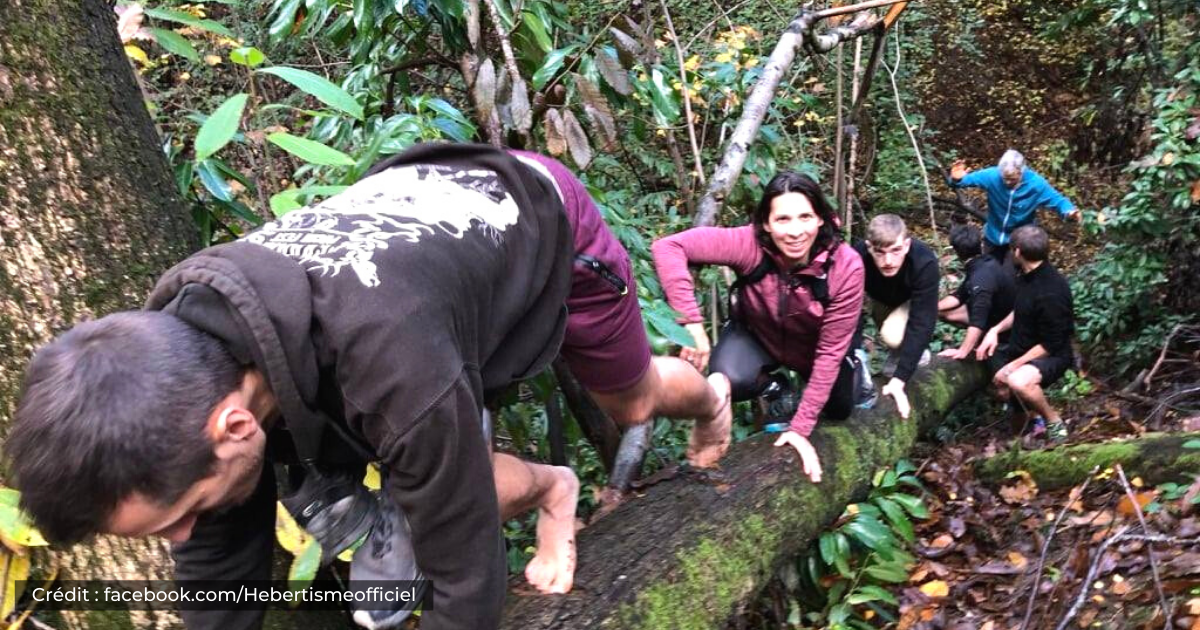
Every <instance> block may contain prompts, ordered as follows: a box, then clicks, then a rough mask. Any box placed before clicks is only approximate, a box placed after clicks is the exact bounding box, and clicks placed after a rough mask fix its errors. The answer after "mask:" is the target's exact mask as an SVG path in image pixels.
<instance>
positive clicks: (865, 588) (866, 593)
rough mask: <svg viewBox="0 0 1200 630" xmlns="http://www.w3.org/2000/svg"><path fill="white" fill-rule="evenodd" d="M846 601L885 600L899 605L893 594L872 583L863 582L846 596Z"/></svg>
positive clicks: (856, 603) (852, 602)
mask: <svg viewBox="0 0 1200 630" xmlns="http://www.w3.org/2000/svg"><path fill="white" fill-rule="evenodd" d="M846 601H847V602H849V603H851V604H854V605H858V604H865V603H867V602H887V603H889V604H891V605H893V606H898V605H900V602H897V601H896V596H895V595H892V594H891V593H889V592H887V591H885V590H883V589H882V588H880V587H878V586H875V585H874V584H864V585H862V586H860V587H858V588H857V589H855V590H854V592H853V593H851V594H850V596H849V597H847V598H846Z"/></svg>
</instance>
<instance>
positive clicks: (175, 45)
mask: <svg viewBox="0 0 1200 630" xmlns="http://www.w3.org/2000/svg"><path fill="white" fill-rule="evenodd" d="M149 31H150V34H151V35H153V36H154V41H156V42H158V45H159V46H162V47H163V50H165V51H167V52H169V53H171V54H173V55H179V56H180V57H183V58H185V59H187V60H189V61H195V62H199V61H200V53H198V52H196V47H195V46H192V43H191V42H189V41H188V40H187V39H185V38H184V37H183V35H180V34H179V33H176V32H175V31H171V30H167V29H165V28H152V29H149Z"/></svg>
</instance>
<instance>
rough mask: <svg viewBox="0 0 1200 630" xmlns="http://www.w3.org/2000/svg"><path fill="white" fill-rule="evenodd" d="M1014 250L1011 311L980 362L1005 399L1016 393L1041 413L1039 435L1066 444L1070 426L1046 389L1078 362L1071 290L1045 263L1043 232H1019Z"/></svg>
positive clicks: (990, 336)
mask: <svg viewBox="0 0 1200 630" xmlns="http://www.w3.org/2000/svg"><path fill="white" fill-rule="evenodd" d="M1012 247H1013V261H1014V263H1015V264H1016V265H1017V267H1018V269H1019V270H1020V276H1019V277H1018V278H1017V297H1016V302H1015V305H1014V307H1013V312H1012V314H1011V315H1009V316H1008V317H1006V318H1004V320H1003V321H1001V322H1000V323H999V324H997V325H996V326H993V327H992V328H991V329H990V330H988V332H987V335H985V336H984V338H983V343H981V344H980V345H979V349H978V350H977V351H976V357H977V358H978V359H980V360H983V359H988V364H989V366H990V367H991V369H992V370H993V372H994V373H995V376H993V377H992V382H993V383H994V384H995V385H996V387H997V388H998V390H999V392H1000V395H1001V397H1007V396H1008V395H1009V394H1010V393H1013V394H1016V396H1017V400H1018V401H1019V402H1020V403H1021V405H1022V406H1023V407H1024V408H1025V409H1028V410H1031V411H1033V412H1034V413H1036V414H1038V415H1037V417H1036V418H1035V419H1034V427H1035V429H1034V430H1035V432H1037V431H1038V428H1037V427H1038V425H1039V424H1042V423H1044V426H1045V430H1046V432H1047V434H1048V435H1049V437H1050V439H1052V440H1054V441H1062V440H1064V439H1066V437H1067V426H1066V423H1064V422H1063V418H1062V416H1061V415H1059V413H1058V411H1057V410H1055V409H1054V408H1053V407H1051V406H1050V403H1049V402H1048V401H1047V400H1046V395H1045V392H1044V390H1045V388H1046V387H1047V386H1048V385H1050V384H1052V383H1054V382H1055V381H1057V380H1058V379H1060V378H1062V375H1063V374H1064V373H1066V371H1067V370H1068V369H1069V368H1070V367H1071V365H1072V363H1073V362H1074V351H1073V350H1072V348H1071V336H1072V335H1073V334H1074V332H1075V316H1074V312H1073V306H1072V302H1071V287H1070V285H1068V284H1067V280H1066V278H1063V276H1062V274H1060V273H1059V272H1058V270H1057V269H1055V268H1054V266H1053V265H1051V264H1050V262H1049V261H1047V260H1046V257H1047V254H1048V253H1049V248H1050V247H1049V238H1048V237H1047V236H1046V232H1045V230H1043V229H1042V228H1040V227H1037V226H1035V225H1026V226H1023V227H1020V228H1017V230H1016V231H1014V232H1013V234H1012ZM1010 330H1011V331H1012V332H1011V335H1012V336H1011V337H1010V339H1009V342H1008V343H1007V344H1005V345H1003V346H1001V345H1000V335H1001V334H1002V333H1004V332H1006V331H1010ZM1039 420H1040V421H1041V422H1039Z"/></svg>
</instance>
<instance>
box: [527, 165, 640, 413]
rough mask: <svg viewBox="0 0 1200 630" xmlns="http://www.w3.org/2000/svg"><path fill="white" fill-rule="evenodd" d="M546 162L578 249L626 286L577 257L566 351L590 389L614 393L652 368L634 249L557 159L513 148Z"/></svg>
mask: <svg viewBox="0 0 1200 630" xmlns="http://www.w3.org/2000/svg"><path fill="white" fill-rule="evenodd" d="M512 153H513V154H514V155H519V156H521V157H523V158H527V159H530V160H533V161H536V162H537V163H538V164H541V165H542V166H544V167H546V169H547V170H548V171H550V174H551V175H552V176H553V177H554V181H555V183H556V184H558V188H559V190H560V191H562V195H563V206H564V208H565V210H566V213H567V218H568V220H569V221H570V222H571V227H572V228H573V229H574V231H575V253H576V254H582V255H584V256H587V257H590V258H592V259H594V260H596V261H598V262H600V263H601V264H603V266H604V267H606V268H607V269H608V270H610V271H611V272H612V274H613V275H615V276H616V277H617V278H619V279H620V281H622V282H623V283H624V285H625V290H624V291H623V292H622V291H621V289H620V288H619V287H618V286H617V284H618V283H617V282H614V280H615V278H611V277H609V278H606V277H605V275H604V274H601V273H598V272H597V271H596V270H595V269H593V268H592V267H591V266H589V265H587V264H585V263H583V262H581V261H579V260H576V261H575V263H574V265H575V267H574V271H573V272H572V281H571V294H570V296H568V297H567V312H568V315H567V332H566V337H565V338H564V339H563V345H562V356H563V358H564V359H566V361H567V364H568V365H569V366H570V367H571V372H572V373H574V374H575V378H577V379H579V382H580V383H582V384H583V386H584V387H586V388H588V390H590V391H593V392H597V393H601V394H609V393H613V392H618V391H621V390H625V389H629V388H630V387H633V386H634V385H636V384H637V382H638V381H639V380H641V378H642V376H643V375H644V374H645V373H646V369H647V368H649V367H650V341H649V340H648V339H647V338H646V328H645V326H644V325H643V324H642V312H641V308H640V307H639V306H638V298H637V285H636V284H635V283H634V280H633V270H632V268H631V266H630V263H629V253H628V252H626V251H625V248H624V247H623V246H622V245H621V242H620V241H618V240H617V237H616V236H614V235H613V233H612V231H611V230H609V229H608V225H607V224H605V223H604V218H603V217H602V216H601V215H600V210H599V209H598V208H596V204H595V202H593V201H592V197H591V195H589V194H588V192H587V188H585V187H584V185H583V183H582V182H580V181H579V179H577V178H576V177H575V176H574V175H573V174H571V171H569V170H567V168H566V167H565V166H563V165H562V164H560V163H559V162H558V161H557V160H554V159H552V158H549V157H546V156H544V155H539V154H537V153H529V152H526V151H512Z"/></svg>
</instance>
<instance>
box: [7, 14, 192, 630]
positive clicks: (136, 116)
mask: <svg viewBox="0 0 1200 630" xmlns="http://www.w3.org/2000/svg"><path fill="white" fill-rule="evenodd" d="M159 142H160V141H159V138H158V136H157V134H156V132H155V130H154V125H153V123H152V122H151V120H150V116H149V114H148V113H147V112H146V108H145V106H144V105H143V103H142V94H141V91H140V90H139V89H138V87H137V83H136V81H135V79H134V76H133V72H132V71H131V69H130V66H129V61H128V60H127V59H126V57H125V53H124V51H123V50H122V48H121V44H120V42H119V40H118V38H117V31H116V19H115V17H114V14H113V11H112V8H111V7H110V6H109V4H108V3H107V2H105V1H104V0H73V1H63V0H6V1H5V2H3V3H0V234H2V236H3V249H2V250H0V261H2V262H3V268H2V269H0V296H2V297H3V299H2V300H0V365H2V369H0V424H2V426H3V428H4V432H5V433H7V426H8V424H9V422H10V421H11V418H12V416H13V412H14V407H15V402H16V396H17V392H18V389H19V387H20V381H21V378H22V374H23V372H24V369H25V364H26V362H27V361H28V359H29V357H30V355H31V354H32V352H33V351H34V349H35V348H36V347H38V346H40V345H41V344H43V343H45V342H46V341H48V340H50V338H52V337H53V336H54V335H56V334H58V333H60V332H62V331H64V330H65V329H67V328H69V327H70V326H71V325H72V324H74V323H76V322H78V321H81V320H84V319H91V318H95V317H99V316H101V315H104V314H107V313H110V312H113V311H117V310H121V309H130V308H137V307H138V306H139V305H140V303H141V301H142V299H143V298H144V296H145V294H146V293H147V292H148V290H149V289H150V287H151V286H152V285H153V283H154V280H155V277H156V276H157V274H158V273H159V272H161V271H163V270H164V269H166V268H167V267H168V266H170V265H171V264H173V263H175V262H176V261H178V260H180V259H181V258H183V257H184V256H186V255H187V254H188V253H189V252H191V251H192V250H194V249H195V248H196V246H197V245H198V232H197V230H196V227H195V225H194V224H193V222H192V220H191V218H190V217H189V216H188V215H187V213H186V211H185V209H186V206H185V205H184V204H183V203H181V202H180V200H179V198H178V196H177V195H176V193H175V185H174V183H173V181H172V178H171V174H170V172H169V170H168V168H167V164H166V160H165V159H164V157H163V154H162V151H161V150H160V144H159ZM35 561H36V562H40V563H42V566H43V567H44V566H45V564H44V563H46V562H50V560H49V559H48V558H45V557H41V558H38V559H37V560H35ZM53 561H54V562H56V563H57V564H58V565H59V566H61V567H62V570H61V571H60V573H59V575H60V577H64V578H68V579H91V578H97V579H98V578H101V577H103V578H113V577H117V576H127V577H129V578H131V579H133V578H140V579H147V578H149V579H164V578H169V576H170V573H169V566H170V565H169V560H168V555H167V546H166V544H164V543H163V542H162V541H159V540H121V539H111V538H102V539H100V540H98V541H96V542H95V544H92V545H89V546H83V545H80V546H77V547H75V548H74V549H72V550H70V551H68V552H64V553H59V554H55V558H54V560H53ZM64 617H66V615H64ZM138 617H139V624H138V625H143V624H145V625H157V624H165V625H177V624H178V620H177V618H176V617H175V616H174V614H173V613H154V612H148V613H144V614H139V615H138ZM63 621H64V623H66V624H67V625H69V626H74V627H92V628H103V627H121V626H125V627H129V626H130V625H131V623H132V622H131V620H130V616H129V615H127V614H121V613H118V614H112V613H98V612H93V613H88V614H86V615H82V614H81V615H76V616H74V617H71V618H65V619H64V620H63Z"/></svg>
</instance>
